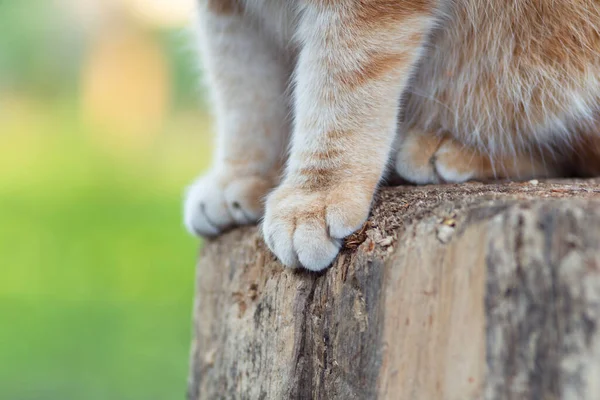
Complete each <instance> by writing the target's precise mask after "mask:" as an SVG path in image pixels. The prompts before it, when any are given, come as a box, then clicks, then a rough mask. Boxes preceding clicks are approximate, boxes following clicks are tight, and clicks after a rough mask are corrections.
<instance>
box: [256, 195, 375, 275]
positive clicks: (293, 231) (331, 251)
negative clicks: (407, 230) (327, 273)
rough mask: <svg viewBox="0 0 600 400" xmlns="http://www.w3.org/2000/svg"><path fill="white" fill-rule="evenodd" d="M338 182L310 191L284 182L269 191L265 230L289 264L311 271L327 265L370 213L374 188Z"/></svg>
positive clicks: (268, 238)
mask: <svg viewBox="0 0 600 400" xmlns="http://www.w3.org/2000/svg"><path fill="white" fill-rule="evenodd" d="M358 187H359V185H350V184H349V185H338V186H336V187H332V188H329V189H323V190H318V191H315V190H313V191H310V190H306V189H299V188H296V187H294V186H290V185H286V184H283V185H282V186H281V187H279V188H278V189H276V190H275V191H274V192H273V193H272V194H271V195H269V197H268V199H267V204H266V212H265V219H264V222H263V234H264V237H265V241H266V242H267V245H268V246H269V248H270V249H271V251H272V252H273V253H274V254H275V255H276V256H277V258H278V259H279V260H280V261H281V262H282V263H283V264H284V265H286V266H287V267H290V268H296V267H300V266H302V267H304V268H307V269H309V270H312V271H320V270H323V269H325V268H327V267H328V266H329V265H330V264H331V263H332V262H333V260H334V259H335V257H336V256H337V254H338V253H339V251H340V248H341V246H342V241H343V239H344V238H345V237H346V236H348V235H350V234H351V233H353V232H354V231H356V230H358V229H359V228H360V227H361V226H362V225H363V224H364V222H365V221H366V219H367V217H368V216H369V210H370V206H371V200H372V196H373V195H372V192H371V191H366V190H365V191H362V190H360V189H358Z"/></svg>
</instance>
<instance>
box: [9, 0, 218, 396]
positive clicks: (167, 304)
mask: <svg viewBox="0 0 600 400" xmlns="http://www.w3.org/2000/svg"><path fill="white" fill-rule="evenodd" d="M50 3H52V2H47V1H46V2H41V1H39V0H18V1H17V0H9V1H7V2H1V3H0V399H2V400H4V399H6V400H34V399H39V400H55V399H56V400H58V399H60V400H71V399H73V400H95V399H98V400H108V399H110V400H128V399H136V400H137V399H144V400H152V399H161V400H163V399H182V398H184V394H185V389H186V378H187V367H188V350H189V344H190V335H191V311H192V296H193V288H194V264H195V260H196V256H197V250H198V241H197V240H196V239H194V238H191V237H189V236H188V235H187V234H186V233H185V231H184V229H183V227H182V224H181V198H182V193H183V189H184V187H185V185H186V184H187V183H188V182H189V181H190V180H191V179H192V178H193V176H194V175H196V174H197V173H198V171H199V170H200V169H201V168H203V167H205V166H206V165H207V162H208V157H209V153H210V146H209V145H208V139H207V132H208V130H209V129H208V128H207V124H208V123H207V118H206V116H204V115H203V113H202V112H200V111H199V108H200V107H199V106H198V105H197V104H196V103H195V101H194V100H191V99H193V98H195V95H196V93H195V92H194V90H195V89H193V88H195V81H192V77H193V69H194V68H193V66H191V65H190V59H189V57H187V56H186V55H185V54H184V52H178V51H174V50H173V49H174V48H176V46H173V43H174V42H177V40H178V39H177V38H178V37H179V36H178V33H177V32H165V31H161V32H153V33H152V34H153V35H155V36H156V37H157V40H158V41H160V42H161V43H162V45H163V46H164V48H165V53H166V54H168V57H169V60H170V62H171V65H172V70H173V71H174V74H173V86H174V88H175V90H174V93H175V95H174V101H173V104H174V106H173V109H172V110H171V111H170V115H169V118H168V120H167V122H166V123H165V125H164V126H162V127H160V128H159V129H158V130H159V132H157V133H156V134H155V135H154V136H152V137H150V138H148V139H147V140H145V141H144V142H143V143H142V144H141V145H138V146H127V145H124V146H119V145H118V144H117V145H114V146H105V145H102V144H101V142H99V141H98V140H97V138H98V137H101V136H102V134H103V132H98V131H96V130H95V129H96V128H91V127H89V126H86V124H85V123H84V122H82V121H81V118H80V115H79V109H78V98H77V83H76V82H74V80H73V76H74V73H76V71H77V68H78V62H79V59H78V54H80V53H81V49H79V47H78V46H81V43H71V42H69V43H70V44H69V46H70V47H69V46H66V47H65V49H66V50H67V53H69V54H70V55H71V58H62V59H60V60H57V52H56V49H53V50H52V51H49V48H48V46H50V45H53V44H55V42H52V40H53V37H54V36H57V35H59V34H60V35H63V34H64V32H62V33H61V31H60V30H59V29H58V28H57V26H58V25H59V24H58V23H57V22H56V21H54V20H53V19H52V18H54V17H55V14H56V13H53V12H52V10H51V9H50V8H49V7H50V6H49V4H50ZM53 35H54V36H53ZM61 37H62V36H61ZM56 40H59V39H58V38H56ZM59 58H60V57H59Z"/></svg>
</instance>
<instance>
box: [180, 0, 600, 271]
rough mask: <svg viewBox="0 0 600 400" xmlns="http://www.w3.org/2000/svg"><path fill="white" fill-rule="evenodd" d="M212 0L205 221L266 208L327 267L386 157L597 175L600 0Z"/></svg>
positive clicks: (201, 24)
mask: <svg viewBox="0 0 600 400" xmlns="http://www.w3.org/2000/svg"><path fill="white" fill-rule="evenodd" d="M198 3H199V21H198V23H197V26H198V28H199V31H200V34H199V37H200V42H199V43H200V48H201V52H202V55H203V60H204V63H205V67H206V74H207V77H208V81H209V82H210V84H211V86H212V89H213V90H212V91H213V95H214V102H213V103H214V105H215V108H216V116H217V121H218V149H217V154H216V157H215V162H214V166H213V168H212V170H211V171H210V172H209V173H208V174H206V175H205V176H203V177H201V178H199V179H198V180H197V181H196V182H195V183H193V184H192V186H191V187H190V188H189V191H188V193H187V198H186V202H185V224H186V226H187V228H188V229H189V230H190V231H191V232H193V233H196V234H198V235H216V234H219V233H220V232H222V231H223V230H224V229H227V228H229V227H231V226H234V225H241V224H251V223H255V222H257V221H258V220H259V219H260V218H261V217H263V215H264V219H263V224H262V230H263V234H264V238H265V241H266V243H267V244H268V246H269V248H270V249H271V250H272V251H273V253H275V255H276V256H277V257H278V258H279V260H281V262H282V263H283V264H285V265H286V266H288V267H298V266H303V267H305V268H308V269H310V270H321V269H324V268H326V267H327V266H328V265H330V264H331V262H332V261H333V259H334V258H335V256H336V255H337V253H338V251H339V249H340V247H341V244H342V240H343V239H344V238H345V237H346V236H348V235H350V234H351V233H352V232H354V231H355V230H357V229H358V228H360V227H361V226H362V225H363V223H364V222H365V220H366V219H367V217H368V215H369V209H370V206H371V202H372V199H373V195H374V193H375V190H376V189H377V187H378V185H379V184H380V182H381V181H382V177H383V176H384V175H385V173H386V171H387V170H388V166H390V165H392V166H394V167H395V168H394V169H395V171H396V172H397V173H398V174H399V175H400V176H401V177H403V178H405V179H406V180H408V181H410V182H413V183H418V184H425V183H437V182H464V181H466V180H470V179H479V180H485V179H490V178H514V179H525V178H532V177H548V176H558V175H563V174H567V173H572V172H573V171H575V170H579V171H581V172H585V173H591V174H595V173H598V171H600V156H599V155H600V132H599V131H598V128H597V122H598V119H599V108H598V107H599V105H600V101H599V100H600V98H599V96H600V0H488V1H481V0H199V1H198ZM271 189H274V190H271ZM265 196H266V204H263V199H265Z"/></svg>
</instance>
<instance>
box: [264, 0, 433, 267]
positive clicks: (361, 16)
mask: <svg viewBox="0 0 600 400" xmlns="http://www.w3.org/2000/svg"><path fill="white" fill-rule="evenodd" d="M304 7H305V8H304V10H302V11H303V14H302V20H301V21H300V26H299V31H298V36H299V39H300V41H301V43H303V48H302V49H301V51H300V56H299V60H298V65H297V71H296V76H295V79H296V82H295V88H296V90H295V99H294V100H295V103H294V111H295V116H296V123H295V126H294V132H293V139H292V150H291V154H290V158H289V160H288V164H287V168H286V174H285V178H284V180H283V182H282V184H281V185H280V186H279V187H278V188H277V189H276V190H275V191H274V192H273V193H272V194H270V195H269V197H268V199H267V205H266V213H265V219H264V223H263V233H264V236H265V240H266V242H267V244H268V246H269V248H270V249H271V250H272V251H273V252H274V253H275V254H276V255H277V257H278V258H279V259H280V260H281V261H282V262H283V263H284V264H285V265H287V266H289V267H297V266H304V267H305V268H308V269H311V270H321V269H324V268H326V267H327V266H328V265H330V263H331V262H332V261H333V259H334V258H335V256H336V255H337V254H338V252H339V249H340V246H341V243H342V239H344V238H345V237H346V236H348V235H350V234H351V233H352V232H354V231H355V230H357V229H358V228H360V227H361V226H362V224H363V223H364V222H365V220H366V219H367V217H368V215H369V211H370V206H371V202H372V199H373V195H374V192H375V190H376V188H377V185H378V183H379V181H380V179H381V175H382V173H383V171H384V169H385V167H386V164H387V161H388V157H389V154H390V150H391V146H392V142H393V140H394V136H395V132H396V120H397V116H398V108H399V101H398V99H399V98H400V96H401V93H402V91H403V90H404V88H405V86H406V84H407V81H408V78H409V75H410V73H411V70H412V68H413V66H414V64H415V62H416V61H417V59H418V57H419V55H420V52H421V49H422V46H423V41H424V38H425V35H426V33H427V32H428V30H429V28H430V26H431V25H432V19H433V8H434V2H433V1H432V2H429V1H405V0H372V1H354V0H340V1H335V2H334V1H323V0H307V1H306V2H305V5H304Z"/></svg>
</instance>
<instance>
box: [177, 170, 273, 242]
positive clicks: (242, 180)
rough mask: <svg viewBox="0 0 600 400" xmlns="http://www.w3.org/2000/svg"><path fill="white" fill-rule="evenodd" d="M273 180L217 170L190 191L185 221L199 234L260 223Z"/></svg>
mask: <svg viewBox="0 0 600 400" xmlns="http://www.w3.org/2000/svg"><path fill="white" fill-rule="evenodd" d="M272 186H273V182H272V181H271V180H269V179H266V178H264V177H260V176H237V175H235V174H232V173H223V172H213V173H209V174H208V175H206V176H203V177H201V178H199V179H198V180H196V181H195V182H194V183H193V184H192V185H191V186H190V187H189V188H188V190H187V194H186V198H185V204H184V223H185V226H186V228H187V229H188V231H189V232H190V233H192V234H195V235H198V236H214V235H218V234H219V233H221V232H222V231H224V230H226V229H227V228H230V227H233V226H237V225H248V224H252V223H255V222H257V221H258V220H259V219H260V217H261V216H262V215H263V198H264V196H265V195H266V194H267V192H268V191H269V190H270V189H271V187H272Z"/></svg>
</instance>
